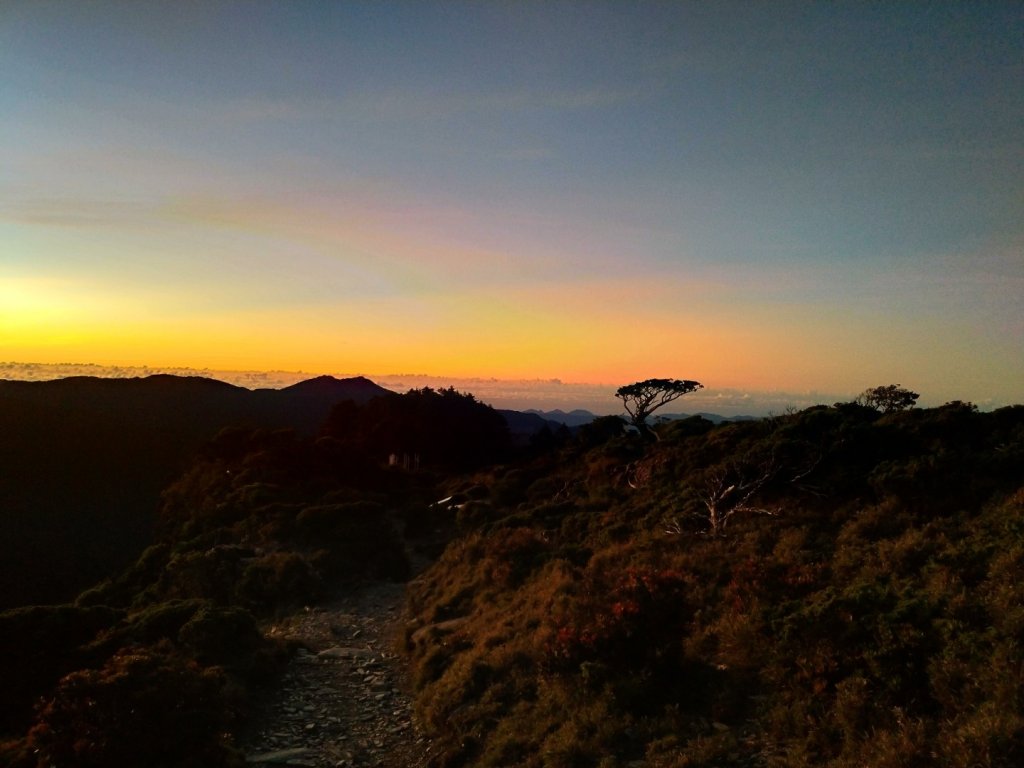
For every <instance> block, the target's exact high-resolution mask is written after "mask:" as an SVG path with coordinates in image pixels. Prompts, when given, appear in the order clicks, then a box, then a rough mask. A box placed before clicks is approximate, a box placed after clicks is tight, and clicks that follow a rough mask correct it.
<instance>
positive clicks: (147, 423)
mask: <svg viewBox="0 0 1024 768" xmlns="http://www.w3.org/2000/svg"><path fill="white" fill-rule="evenodd" d="M387 394H393V393H391V392H390V390H386V389H384V388H383V387H380V386H378V385H376V384H374V383H373V382H371V381H369V380H368V379H365V378H361V377H359V378H355V379H334V378H332V377H319V378H317V379H312V380H310V381H307V382H301V383H300V384H297V385H294V386H292V387H288V388H287V389H283V390H270V389H264V390H249V389H245V388H243V387H237V386H234V385H232V384H227V383H225V382H222V381H217V380H215V379H209V378H204V377H201V376H172V375H166V374H157V375H153V376H146V377H137V378H124V379H106V378H99V377H91V376H76V377H72V378H67V379H55V380H52V381H32V382H26V381H9V380H0V467H2V470H0V542H2V543H0V607H3V606H6V605H14V604H18V603H21V602H27V601H31V602H42V601H50V600H57V599H66V598H67V597H69V596H71V595H73V594H74V593H75V591H77V590H78V589H80V588H82V587H83V586H84V585H85V584H86V583H88V582H89V581H92V580H94V579H96V578H99V577H100V576H102V575H103V571H104V570H105V569H108V568H117V567H119V566H120V565H123V564H124V563H126V562H127V560H128V559H130V558H131V557H133V556H134V555H135V554H137V552H138V549H139V548H140V547H142V546H145V545H146V544H147V543H148V542H149V540H150V536H151V526H152V518H153V513H154V511H155V509H156V506H157V502H158V500H159V495H160V492H161V490H162V489H163V488H164V487H165V486H166V485H167V484H168V483H169V482H170V481H171V480H173V479H174V478H175V477H177V476H178V474H180V473H181V471H182V470H183V469H184V468H185V466H187V463H188V461H189V460H190V458H191V457H192V455H194V453H195V452H196V451H197V450H198V449H199V447H200V446H202V445H203V444H204V443H205V442H206V441H208V440H210V439H211V438H213V437H214V436H215V435H216V434H217V433H218V432H220V431H221V430H222V429H224V428H226V427H235V426H242V427H248V428H264V429H286V428H290V429H295V430H296V431H297V432H299V433H301V434H307V435H312V434H315V433H316V432H317V431H318V430H319V429H320V426H321V425H322V424H323V422H324V420H325V419H326V418H327V415H328V414H329V413H330V410H331V408H332V407H333V406H334V405H336V404H337V403H339V402H342V401H345V400H351V401H354V402H356V403H358V404H364V403H366V402H368V401H370V400H372V399H373V398H374V397H377V396H380V395H387ZM98 531H100V532H102V531H108V532H110V533H107V534H105V535H97V532H98ZM44 565H45V567H43V566H44ZM27 573H34V574H39V573H42V574H43V576H42V577H41V578H34V579H29V578H27V577H26V575H25V574H27Z"/></svg>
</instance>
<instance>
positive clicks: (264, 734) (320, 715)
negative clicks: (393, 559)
mask: <svg viewBox="0 0 1024 768" xmlns="http://www.w3.org/2000/svg"><path fill="white" fill-rule="evenodd" d="M404 600H405V585H403V584H393V583H385V582H369V583H366V584H363V585H356V586H353V587H351V588H349V589H348V590H347V591H346V592H345V593H344V594H340V595H339V596H338V597H336V598H335V599H333V600H330V601H328V602H326V603H324V604H322V605H319V606H316V607H313V608H307V609H304V610H301V611H299V612H297V613H295V614H293V615H291V616H289V617H287V618H285V619H282V620H281V621H279V622H277V623H275V624H274V625H273V626H272V627H270V628H269V634H270V635H271V636H273V637H278V638H283V639H287V640H292V641H296V642H298V643H299V644H300V645H301V647H300V649H299V651H298V652H297V653H296V654H295V656H294V657H293V658H292V659H291V661H290V662H289V664H288V668H287V670H286V671H285V673H284V675H283V676H282V678H281V681H280V683H279V686H278V687H277V688H276V690H273V691H270V692H268V693H267V694H266V696H265V699H264V701H262V702H261V703H259V704H258V706H257V711H256V715H255V717H254V718H253V723H252V726H251V727H250V729H249V732H248V733H247V734H246V735H245V736H243V738H242V739H241V740H240V746H241V748H242V749H243V751H244V752H245V754H246V760H247V762H248V763H249V764H250V765H296V766H316V767H317V768H320V767H322V766H331V768H339V767H341V766H346V767H348V766H351V767H352V768H357V767H359V766H382V767H383V768H424V767H425V766H427V765H428V764H429V759H430V755H431V745H430V741H429V740H428V739H427V738H426V737H425V736H423V735H422V734H421V733H419V732H418V730H417V728H416V725H415V723H414V722H413V718H412V698H411V695H410V691H409V688H408V685H407V681H406V671H405V666H404V663H403V661H402V659H401V658H400V657H399V656H398V655H397V653H396V651H395V641H396V638H397V636H398V632H400V630H401V627H402V623H403V619H404Z"/></svg>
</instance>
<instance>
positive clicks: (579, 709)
mask: <svg viewBox="0 0 1024 768" xmlns="http://www.w3.org/2000/svg"><path fill="white" fill-rule="evenodd" d="M505 424H506V422H505V421H504V420H503V419H502V417H501V415H500V414H498V413H497V412H495V411H494V410H493V409H491V408H489V407H487V406H484V405H482V404H480V403H478V402H476V401H475V399H474V398H473V397H472V396H468V395H462V394H460V393H458V392H455V391H454V390H443V391H434V390H429V389H425V390H414V391H412V392H410V393H408V394H406V395H402V396H396V395H390V396H385V397H380V398H376V399H373V400H370V401H368V402H366V403H364V404H359V403H356V402H343V403H340V404H338V405H337V406H336V407H335V408H334V409H333V410H332V411H331V412H330V415H329V416H328V417H327V418H326V420H325V421H324V422H323V426H322V427H321V428H320V430H319V432H318V433H317V434H316V435H302V434H299V433H296V432H294V431H292V430H280V429H266V428H258V429H252V428H236V429H228V430H224V431H222V432H221V433H220V434H219V435H217V437H216V438H214V439H213V440H211V441H209V442H208V443H206V445H205V447H204V448H203V449H202V450H201V451H200V452H199V453H198V455H196V456H195V459H194V461H193V462H192V464H191V465H190V466H189V467H188V468H187V469H186V470H185V471H184V472H183V473H182V474H180V475H179V476H178V477H177V479H176V480H174V482H172V483H171V484H170V485H169V486H168V487H167V488H166V489H165V491H164V493H163V496H162V502H161V506H160V510H159V514H158V515H157V516H156V519H155V523H154V525H153V530H154V536H155V543H154V544H153V545H152V546H150V547H149V548H148V549H146V550H145V551H144V552H143V553H142V555H141V556H140V557H139V558H138V560H137V561H136V562H135V563H134V564H132V565H130V566H129V567H127V568H125V569H123V570H121V571H120V572H119V573H117V574H115V575H112V576H111V577H110V578H107V579H104V580H103V581H101V582H99V583H97V584H95V585H94V586H92V587H91V588H89V589H87V590H86V591H84V592H82V593H81V594H80V595H79V596H78V597H77V599H76V600H75V601H74V602H71V603H67V604H62V605H34V606H23V607H20V608H17V609H14V610H9V611H6V612H3V613H0V680H3V682H4V686H5V693H4V696H3V698H2V699H0V703H2V706H0V765H10V766H16V768H42V767H43V766H51V765H52V766H83V767H92V766H95V767H96V768H100V767H101V766H102V767H103V768H121V767H125V768H127V766H139V765H146V766H166V767H167V768H171V767H172V766H173V767H175V768H183V767H184V766H224V767H231V766H240V765H242V764H243V762H244V760H243V757H242V756H241V755H240V754H239V752H238V751H237V749H236V748H235V739H234V734H237V733H238V732H239V731H240V729H241V728H243V727H244V725H245V722H246V718H247V715H248V712H249V707H250V703H251V701H252V694H253V691H254V690H256V689H258V688H260V687H261V686H265V685H267V684H269V683H272V682H273V681H274V679H275V676H276V674H277V672H278V671H279V670H280V669H281V666H282V663H283V661H284V660H285V659H286V658H287V657H288V654H289V652H290V650H291V649H290V648H289V647H287V646H285V645H282V644H280V643H278V642H275V641H273V640H271V639H269V638H268V637H266V636H265V635H264V633H263V631H262V628H263V627H265V626H266V622H268V621H269V620H271V619H273V618H274V617H275V616H279V615H281V614H282V613H284V612H287V611H290V610H294V609H295V608H296V607H301V606H304V605H311V604H314V603H315V602H316V601H317V600H318V599H320V598H321V597H323V596H325V595H328V594H329V593H331V592H332V591H336V590H338V589H344V585H345V584H346V582H348V581H350V580H353V579H392V580H406V579H409V578H410V576H411V573H412V569H411V567H410V561H409V553H410V552H413V553H416V554H418V555H419V556H428V557H435V558H437V560H436V562H435V563H434V564H433V565H432V566H431V567H430V568H428V569H427V570H426V571H425V572H423V573H422V574H420V575H419V576H417V577H416V578H415V579H413V580H412V581H410V582H409V586H408V591H409V605H410V612H411V618H412V620H411V622H410V623H409V625H408V628H407V631H406V633H405V636H404V637H403V638H401V639H400V643H401V645H402V648H403V651H404V652H405V654H406V655H407V658H408V659H409V663H410V667H411V669H412V677H413V685H414V686H415V691H416V697H417V711H418V717H419V718H420V720H421V722H422V724H423V725H424V726H425V727H426V728H428V729H429V730H430V731H432V733H433V734H434V735H435V737H436V740H437V744H438V746H439V751H438V754H439V755H440V757H439V758H438V761H437V762H438V768H454V767H455V766H466V768H471V767H476V766H520V765H521V766H538V767H539V766H544V767H552V768H554V767H568V766H595V767H600V768H611V767H613V766H625V767H627V768H639V767H640V766H648V767H650V768H681V767H682V766H708V767H709V768H710V767H711V766H836V767H837V768H838V767H840V766H850V767H851V768H852V767H853V766H865V765H871V766H883V767H884V766H917V765H920V766H949V767H950V768H971V767H973V766H1000V767H1005V768H1009V766H1017V765H1020V764H1022V762H1024V685H1022V683H1024V655H1022V647H1021V644H1022V642H1024V407H1021V406H1017V407H1012V408H1004V409H1001V410H998V411H995V412H993V413H979V412H977V410H976V409H975V408H974V407H973V406H971V405H969V404H965V403H950V404H948V405H946V406H943V407H941V408H934V409H921V410H919V409H910V410H903V411H898V412H893V413H886V414H883V413H881V412H880V411H879V410H876V409H875V408H874V407H870V406H869V405H866V404H864V403H847V404H837V405H836V406H832V407H827V406H821V407H816V408H811V409H808V410H805V411H802V412H799V413H792V414H788V415H784V416H778V417H774V418H770V419H765V420H761V421H747V422H741V423H734V424H721V425H715V424H712V423H711V422H709V421H706V420H704V419H701V418H699V417H694V418H690V419H684V420H679V421H675V422H670V423H666V424H661V425H658V426H657V427H655V428H654V431H653V433H652V434H651V435H648V436H645V435H643V434H636V433H633V434H629V433H626V432H625V431H624V425H623V422H622V421H621V420H619V419H618V418H615V417H607V418H603V419H598V420H596V421H594V422H593V423H592V424H589V425H586V426H584V427H582V428H580V429H579V431H578V432H577V433H576V434H575V435H572V436H570V435H569V434H568V433H567V432H566V431H563V432H561V433H558V434H555V433H551V432H550V431H547V432H545V433H543V434H541V435H539V436H538V437H537V438H536V439H535V440H534V441H533V443H532V444H531V445H530V446H529V447H520V448H516V447H515V446H514V444H513V441H512V440H511V436H510V435H509V433H508V429H507V427H506V426H505ZM110 534H111V535H115V534H116V531H111V532H110Z"/></svg>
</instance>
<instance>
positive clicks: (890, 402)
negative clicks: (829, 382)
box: [856, 384, 920, 413]
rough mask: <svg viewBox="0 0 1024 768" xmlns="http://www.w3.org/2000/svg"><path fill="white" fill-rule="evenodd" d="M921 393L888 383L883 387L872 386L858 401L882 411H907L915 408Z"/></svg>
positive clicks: (859, 396)
mask: <svg viewBox="0 0 1024 768" xmlns="http://www.w3.org/2000/svg"><path fill="white" fill-rule="evenodd" d="M919 397H920V395H919V394H917V392H911V391H910V390H909V389H905V388H903V387H901V386H900V385H899V384H886V385H885V386H882V387H871V389H866V390H864V391H863V392H862V393H861V394H859V395H858V396H857V400H856V402H858V403H860V404H861V405H866V406H868V407H869V408H874V409H875V410H876V411H881V412H882V413H890V412H892V411H905V410H907V409H908V408H913V407H914V404H915V403H916V402H917V398H919Z"/></svg>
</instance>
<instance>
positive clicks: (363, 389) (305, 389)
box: [281, 375, 391, 397]
mask: <svg viewBox="0 0 1024 768" xmlns="http://www.w3.org/2000/svg"><path fill="white" fill-rule="evenodd" d="M281 391H282V392H291V393H293V394H295V393H298V394H302V393H308V394H323V393H331V392H345V393H351V394H358V395H360V396H362V397H366V396H371V397H372V396H374V395H383V394H391V390H390V389H385V388H384V387H382V386H380V384H377V383H376V382H373V381H370V380H369V379H368V378H366V377H365V376H354V377H352V378H350V379H338V378H335V377H334V376H326V375H325V376H316V377H314V378H312V379H306V380H305V381H300V382H298V383H297V384H292V385H291V386H289V387H284V388H282V389H281Z"/></svg>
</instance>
